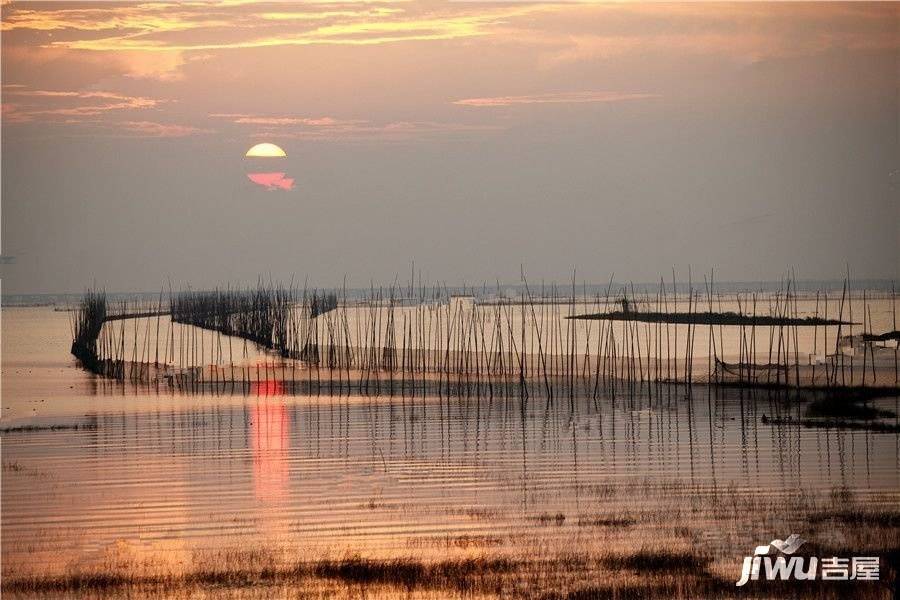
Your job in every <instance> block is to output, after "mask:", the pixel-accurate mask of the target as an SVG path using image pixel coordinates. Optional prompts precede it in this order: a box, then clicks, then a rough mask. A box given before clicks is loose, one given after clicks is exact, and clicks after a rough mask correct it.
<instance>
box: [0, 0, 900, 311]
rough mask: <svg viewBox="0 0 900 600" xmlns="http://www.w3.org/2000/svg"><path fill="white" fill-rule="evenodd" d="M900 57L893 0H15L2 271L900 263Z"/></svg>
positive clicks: (558, 269)
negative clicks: (678, 0)
mask: <svg viewBox="0 0 900 600" xmlns="http://www.w3.org/2000/svg"><path fill="white" fill-rule="evenodd" d="M898 56H900V5H898V4H880V5H875V4H818V5H816V4H738V5H735V4H679V5H669V4H643V5H632V4H627V3H624V4H614V5H598V4H581V3H579V4H575V3H563V4H537V3H516V2H495V3H480V2H443V1H442V2H352V3H329V2H315V3H313V2H309V3H303V4H299V3H297V4H294V3H284V2H278V3H253V2H245V1H241V0H231V1H229V0H223V1H221V2H203V3H200V2H185V3H181V2H179V3H156V2H144V3H139V4H138V3H114V2H103V3H100V2H85V3H77V2H12V3H8V2H6V3H4V4H3V7H2V86H3V87H2V107H3V112H2V150H3V153H2V254H3V257H4V258H3V261H2V266H0V274H2V278H3V292H4V293H7V294H8V293H25V292H66V291H80V290H82V289H83V288H84V287H85V286H88V285H91V284H93V283H96V284H98V285H102V286H105V287H106V289H108V290H110V291H114V290H116V291H118V290H121V291H130V290H154V289H159V287H160V286H161V285H164V284H165V283H166V282H167V281H168V280H169V279H170V278H171V280H172V281H173V282H175V283H176V284H181V283H191V284H192V285H194V286H195V287H203V286H211V285H216V284H222V283H225V282H246V281H255V280H256V278H257V277H258V276H260V275H261V276H265V277H268V276H269V275H271V276H272V277H273V278H280V279H289V278H290V277H291V275H297V276H299V277H300V278H302V277H304V276H306V275H308V276H309V277H310V281H311V282H314V283H315V284H316V285H336V284H340V283H341V281H342V279H343V277H344V276H345V275H347V276H348V277H349V278H350V280H351V283H355V284H357V285H360V286H367V285H368V283H369V280H370V278H371V279H374V280H375V281H376V282H384V283H390V281H392V280H393V279H394V276H395V275H397V274H400V275H401V278H403V277H404V276H405V274H406V273H408V271H409V264H410V261H412V260H415V261H416V265H417V268H421V269H422V271H423V275H424V276H428V277H431V278H437V279H440V280H442V281H446V282H447V283H448V284H451V283H453V284H455V283H463V282H467V283H469V284H473V283H475V284H480V283H481V282H482V281H488V282H494V281H495V280H496V279H498V278H499V279H500V280H501V281H515V280H516V279H517V277H518V273H519V265H520V264H521V263H524V264H525V265H526V267H527V269H528V272H529V274H530V276H531V277H534V278H537V279H539V278H542V277H544V278H548V279H556V280H559V281H564V280H566V279H567V278H569V277H571V271H572V268H573V267H576V266H577V267H578V270H579V278H586V279H588V280H589V281H590V280H593V281H604V280H605V279H606V278H607V277H609V275H610V273H611V272H613V271H614V272H615V273H616V275H617V279H620V280H622V279H625V280H627V279H631V280H634V281H647V280H651V281H652V280H656V279H658V278H659V276H660V275H661V274H665V273H669V272H670V269H671V267H672V265H673V264H675V265H677V266H679V267H680V268H683V269H684V270H685V271H686V269H687V265H688V264H691V265H693V267H694V268H695V269H696V270H697V271H698V272H702V271H704V270H708V269H709V268H710V267H715V268H716V272H717V277H719V278H721V279H732V280H758V279H773V278H774V279H777V278H778V277H779V276H780V275H782V274H783V273H784V272H785V270H786V269H789V268H791V267H794V268H795V269H796V272H797V276H798V277H799V278H832V277H840V276H841V274H842V272H843V270H844V267H845V264H846V263H849V264H850V266H851V268H852V269H853V270H854V273H855V274H856V275H857V276H859V277H882V278H892V277H897V275H898V272H897V270H898V261H897V256H898V255H900V250H898V235H900V225H898V223H900V220H898V216H900V215H898V211H900V209H898V206H900V205H898V200H897V199H898V193H900V191H898V190H900V171H898V169H900V143H898V137H900V118H898V115H900V101H898V73H900V58H898ZM259 142H273V143H276V144H278V145H279V146H280V147H282V148H283V149H284V150H285V152H286V153H287V157H286V158H272V159H269V158H262V159H259V158H251V159H248V158H245V156H244V154H245V153H246V152H247V150H248V148H250V147H251V146H253V145H254V144H257V143H259ZM266 160H270V161H272V160H277V161H280V162H279V163H278V164H277V167H276V168H272V169H271V170H273V171H278V172H283V173H286V177H288V178H290V179H292V180H293V183H292V187H290V188H289V189H288V187H287V186H278V185H275V186H265V185H258V184H254V182H253V181H252V180H251V179H250V178H248V173H250V172H252V171H258V170H259V169H258V165H257V164H248V162H249V161H266ZM266 168H267V169H268V167H266Z"/></svg>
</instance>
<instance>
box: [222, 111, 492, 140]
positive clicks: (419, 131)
mask: <svg viewBox="0 0 900 600" xmlns="http://www.w3.org/2000/svg"><path fill="white" fill-rule="evenodd" d="M209 116H210V117H211V118H214V119H226V120H228V121H230V122H231V123H232V124H234V125H240V126H253V127H254V132H253V133H252V134H251V136H252V137H255V138H261V139H269V138H272V139H315V140H341V139H366V138H372V139H374V138H383V139H395V140H396V139H410V138H415V137H419V136H425V135H439V134H452V133H463V132H479V131H481V132H484V131H495V130H497V129H500V127H499V126H496V125H480V124H467V123H454V122H440V121H387V122H372V121H369V120H366V119H342V118H335V117H327V116H323V117H302V116H287V115H280V116H273V115H251V114H244V113H212V114H210V115H209Z"/></svg>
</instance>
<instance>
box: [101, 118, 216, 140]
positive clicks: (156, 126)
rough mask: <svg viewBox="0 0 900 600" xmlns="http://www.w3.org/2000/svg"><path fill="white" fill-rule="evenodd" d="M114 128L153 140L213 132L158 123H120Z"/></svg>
mask: <svg viewBox="0 0 900 600" xmlns="http://www.w3.org/2000/svg"><path fill="white" fill-rule="evenodd" d="M113 127H114V128H118V129H120V130H121V131H123V132H126V133H130V134H133V135H135V136H137V137H151V138H179V137H185V136H189V135H195V134H198V133H209V132H210V131H211V130H209V129H201V128H199V127H193V126H191V125H178V124H174V123H157V122H155V121H120V122H118V123H116V124H114V125H113Z"/></svg>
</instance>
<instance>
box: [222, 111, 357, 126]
mask: <svg viewBox="0 0 900 600" xmlns="http://www.w3.org/2000/svg"><path fill="white" fill-rule="evenodd" d="M209 116H210V117H211V118H214V119H227V120H229V121H231V122H232V123H236V124H238V125H262V126H272V127H285V126H289V125H306V126H309V127H344V126H348V125H358V124H361V123H365V122H366V121H363V120H357V119H335V118H334V117H284V116H263V115H250V114H244V113H212V114H210V115H209Z"/></svg>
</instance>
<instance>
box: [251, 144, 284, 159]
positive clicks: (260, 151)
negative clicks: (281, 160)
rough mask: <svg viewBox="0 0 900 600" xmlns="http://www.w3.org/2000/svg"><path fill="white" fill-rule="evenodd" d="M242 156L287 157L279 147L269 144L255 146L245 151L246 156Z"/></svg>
mask: <svg viewBox="0 0 900 600" xmlns="http://www.w3.org/2000/svg"><path fill="white" fill-rule="evenodd" d="M244 156H262V157H273V156H287V154H285V153H284V150H282V149H281V148H280V147H278V146H276V145H275V144H270V143H269V142H263V143H262V144H257V145H255V146H253V147H252V148H250V149H249V150H247V154H245V155H244Z"/></svg>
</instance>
